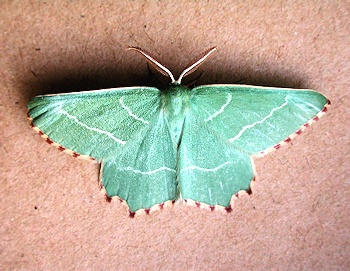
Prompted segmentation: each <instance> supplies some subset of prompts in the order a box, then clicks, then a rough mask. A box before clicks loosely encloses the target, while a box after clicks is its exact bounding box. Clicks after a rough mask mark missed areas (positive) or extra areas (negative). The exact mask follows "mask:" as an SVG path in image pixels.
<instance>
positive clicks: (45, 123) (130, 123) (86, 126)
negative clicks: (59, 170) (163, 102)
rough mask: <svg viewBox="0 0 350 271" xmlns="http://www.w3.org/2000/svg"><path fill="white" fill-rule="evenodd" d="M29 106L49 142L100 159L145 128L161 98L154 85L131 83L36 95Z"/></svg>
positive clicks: (114, 151)
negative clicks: (102, 88) (129, 85)
mask: <svg viewBox="0 0 350 271" xmlns="http://www.w3.org/2000/svg"><path fill="white" fill-rule="evenodd" d="M28 109H29V117H30V118H31V119H32V122H33V124H34V126H35V127H37V128H38V129H40V131H41V133H43V134H45V135H47V136H48V137H49V140H50V142H51V141H54V142H56V143H58V144H59V145H61V146H63V147H64V148H67V149H70V150H72V151H74V152H76V153H79V154H83V155H87V156H91V157H93V158H95V159H97V160H101V159H102V158H103V157H104V158H107V157H111V156H113V155H115V154H116V151H117V150H118V149H119V148H120V147H122V146H124V145H125V144H126V143H127V142H128V141H129V140H131V139H132V138H133V137H135V136H136V135H137V134H138V133H140V132H141V131H142V130H143V129H147V127H148V126H149V124H150V122H152V121H153V120H154V118H155V117H156V114H157V112H159V110H160V99H159V90H158V89H156V88H149V87H130V88H117V89H106V90H97V91H87V92H76V93H68V94H57V95H44V96H37V97H35V98H33V99H32V100H30V101H29V103H28Z"/></svg>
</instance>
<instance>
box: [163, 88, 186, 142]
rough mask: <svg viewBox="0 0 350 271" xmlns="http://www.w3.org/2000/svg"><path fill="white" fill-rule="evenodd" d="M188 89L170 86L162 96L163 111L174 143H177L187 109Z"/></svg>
mask: <svg viewBox="0 0 350 271" xmlns="http://www.w3.org/2000/svg"><path fill="white" fill-rule="evenodd" d="M189 91H190V89H189V88H187V87H185V86H182V85H172V86H170V87H169V88H168V89H166V90H165V91H164V93H163V94H162V96H163V97H162V100H163V111H164V114H165V116H166V117H167V119H168V122H169V125H170V129H171V131H172V133H173V136H174V137H175V139H176V142H178V141H179V139H180V136H181V132H182V127H183V123H184V119H185V114H186V111H187V109H188V108H189V98H190V97H189Z"/></svg>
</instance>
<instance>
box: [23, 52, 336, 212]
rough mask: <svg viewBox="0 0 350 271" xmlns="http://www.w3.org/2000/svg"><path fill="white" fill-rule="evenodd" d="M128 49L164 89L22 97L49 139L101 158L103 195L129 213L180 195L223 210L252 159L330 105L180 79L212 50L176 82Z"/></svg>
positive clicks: (298, 93) (285, 92)
mask: <svg viewBox="0 0 350 271" xmlns="http://www.w3.org/2000/svg"><path fill="white" fill-rule="evenodd" d="M129 49H132V50H135V51H137V52H139V53H141V54H142V55H143V56H144V57H145V58H146V59H147V61H148V62H149V63H151V64H152V65H153V66H154V67H155V68H156V69H157V70H159V71H160V72H161V73H163V74H165V75H168V76H169V77H170V79H171V84H170V85H169V87H168V88H166V89H164V90H159V89H157V88H154V87H125V88H114V89H103V90H95V91H86V92H76V93H67V94H56V95H43V96H37V97H34V98H33V99H32V100H30V101H29V103H28V109H29V113H28V114H29V119H30V120H31V122H32V126H33V128H34V129H35V130H36V131H37V132H38V133H39V134H40V135H41V136H42V137H43V138H45V139H46V141H47V142H48V143H50V144H52V145H54V146H56V147H57V148H58V149H60V150H61V151H64V152H67V153H69V154H71V155H73V156H74V157H81V158H88V159H92V160H96V161H98V162H99V163H101V164H102V165H101V173H100V182H101V185H102V187H103V188H104V189H105V192H106V195H107V197H108V198H109V199H111V198H112V197H117V198H118V199H120V200H121V201H123V202H125V203H126V204H127V205H128V208H129V214H130V216H134V215H135V214H139V213H150V212H152V211H154V210H156V209H159V208H162V207H163V206H164V205H169V204H172V203H174V202H175V201H176V200H178V199H181V200H182V201H185V202H187V203H188V204H191V205H196V206H199V207H202V208H207V209H210V210H214V209H219V210H226V211H230V210H231V209H232V205H233V199H234V198H235V197H238V196H239V194H240V193H242V192H243V191H248V192H250V185H251V182H252V181H253V180H254V170H253V162H252V159H251V157H252V156H253V155H255V156H256V155H263V154H266V153H268V152H270V151H272V150H275V149H278V148H280V146H282V145H283V144H285V143H288V142H289V141H291V139H292V138H293V137H295V136H296V135H298V134H300V133H301V132H302V131H303V130H304V129H305V128H306V127H308V126H309V125H310V124H311V123H312V122H314V121H316V120H318V119H319V118H320V117H321V116H322V115H323V114H324V113H325V112H326V111H327V107H328V106H329V105H330V102H329V101H328V100H327V98H326V97H324V96H323V95H322V94H320V93H318V92H315V91H312V90H306V89H299V90H295V89H287V88H272V87H258V86H249V85H204V86H199V87H195V88H192V89H190V88H188V87H186V86H184V85H181V80H182V79H183V77H185V76H186V75H188V74H190V73H191V72H193V71H194V70H195V69H196V68H197V67H198V66H199V65H200V64H201V63H203V61H204V60H205V59H206V58H208V57H209V56H210V55H211V54H212V53H213V52H214V51H215V50H216V49H215V48H211V49H210V50H208V51H206V52H205V53H204V54H203V55H202V56H201V57H200V58H199V60H197V61H194V62H193V64H191V65H189V66H188V67H187V68H186V69H185V70H184V71H183V72H182V74H181V75H180V77H179V79H177V80H175V79H174V76H173V75H172V73H171V72H170V71H169V70H168V69H167V68H166V67H164V66H163V65H162V64H160V63H159V62H158V61H156V60H155V59H154V58H153V57H151V56H150V55H149V54H148V53H146V52H145V51H142V50H141V49H139V48H136V47H131V48H129Z"/></svg>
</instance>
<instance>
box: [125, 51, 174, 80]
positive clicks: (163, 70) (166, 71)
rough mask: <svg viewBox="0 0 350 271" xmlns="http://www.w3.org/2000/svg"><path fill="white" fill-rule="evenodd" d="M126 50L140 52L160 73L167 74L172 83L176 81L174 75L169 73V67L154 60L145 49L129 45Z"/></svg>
mask: <svg viewBox="0 0 350 271" xmlns="http://www.w3.org/2000/svg"><path fill="white" fill-rule="evenodd" d="M128 50H133V51H136V52H138V53H140V54H141V55H142V56H143V57H145V58H146V60H147V62H148V63H149V64H150V65H151V66H152V67H153V68H155V69H156V70H157V71H159V72H160V73H161V74H163V75H165V76H169V77H170V80H171V83H172V84H173V83H175V82H176V81H175V78H174V75H173V74H172V73H171V71H169V69H167V68H166V67H165V66H163V65H162V64H160V63H159V62H158V61H157V60H155V59H154V58H153V57H152V56H151V55H150V54H149V53H148V52H146V51H145V50H142V49H140V48H138V47H129V48H128Z"/></svg>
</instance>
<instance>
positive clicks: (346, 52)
mask: <svg viewBox="0 0 350 271" xmlns="http://www.w3.org/2000/svg"><path fill="white" fill-rule="evenodd" d="M256 2H257V1H248V2H246V3H243V1H211V2H209V3H204V2H203V3H199V2H198V3H189V1H142V2H141V1H130V2H127V1H89V2H87V1H55V2H54V1H45V2H44V1H2V2H1V4H0V123H1V130H0V163H1V173H0V174H1V178H0V180H1V198H0V202H1V211H0V213H1V224H0V236H1V240H0V269H1V270H9V269H13V270H70V269H77V270H89V269H94V270H116V269H117V270H121V269H127V270H131V269H140V270H146V269H148V270H166V269H167V270H202V269H207V270H214V269H215V270H349V269H350V260H349V255H350V245H349V241H350V232H349V231H350V220H349V214H350V208H349V206H350V204H349V201H350V192H349V191H350V162H349V161H350V147H349V145H350V144H349V143H350V138H349V134H350V129H349V121H350V119H349V106H350V104H349V85H350V82H349V74H350V49H349V48H350V46H349V45H350V38H349V36H350V35H349V33H350V24H349V17H350V3H349V1H307V3H303V2H302V1H300V2H294V1H293V2H292V1H286V2H283V1H278V3H277V2H275V3H273V2H272V1H259V3H256ZM183 3H185V4H183ZM129 45H136V46H140V47H142V48H145V49H147V50H148V51H150V52H153V54H154V55H155V56H157V57H158V58H159V59H160V60H161V61H162V63H164V64H165V65H167V66H168V67H169V68H170V69H171V70H173V71H174V73H176V74H178V73H179V72H180V71H181V70H182V69H183V67H184V66H185V65H186V64H187V63H188V61H190V60H191V59H192V58H193V57H195V56H197V55H198V54H199V53H200V52H202V51H203V50H204V49H207V48H209V47H211V46H213V45H216V46H217V47H218V49H219V50H218V51H217V52H216V53H215V55H214V56H213V57H211V58H210V59H209V60H208V61H207V62H206V63H205V64H204V65H203V66H202V67H201V68H200V71H201V72H203V76H202V77H201V78H200V81H199V83H235V82H237V81H240V80H243V81H244V83H247V84H255V85H268V86H282V87H295V88H311V89H315V90H318V91H320V92H322V93H323V94H325V95H326V96H327V97H328V98H329V99H330V100H331V101H332V107H331V109H330V111H329V113H328V114H327V115H326V116H325V117H323V118H322V119H321V120H320V121H319V122H317V123H316V124H315V125H313V126H312V127H311V128H310V129H308V130H307V132H305V133H303V135H302V136H300V137H299V138H297V139H296V140H295V141H294V142H292V143H291V144H290V145H289V146H288V147H284V148H283V149H281V150H279V151H277V152H274V153H272V154H269V155H267V156H265V157H264V158H259V159H256V160H255V161H256V168H257V172H258V176H257V181H256V184H255V186H254V189H253V194H252V195H251V196H245V197H243V198H242V199H240V200H239V201H237V203H236V205H235V208H234V210H233V212H232V213H230V214H229V215H223V214H221V213H211V212H208V211H205V210H200V209H197V208H194V207H188V206H183V205H178V206H175V207H172V208H168V209H165V210H163V211H161V212H158V213H155V214H153V215H150V216H142V217H138V218H135V219H130V218H129V217H128V216H127V215H126V210H125V208H124V207H122V206H121V205H120V204H119V203H112V204H108V203H107V202H106V201H105V200H104V197H103V195H101V194H100V193H99V189H98V186H97V180H98V171H99V169H98V165H96V164H93V163H89V162H86V161H81V160H78V159H73V158H72V157H70V156H68V155H66V154H64V153H61V152H59V151H58V150H56V149H55V148H53V147H51V146H49V145H48V144H46V143H45V142H44V141H43V140H42V139H41V138H40V137H39V136H38V135H37V134H36V133H35V132H34V131H33V130H32V129H31V128H30V126H29V123H28V121H27V119H26V103H27V101H28V100H29V99H30V98H31V97H33V96H35V95H38V94H47V93H59V92H67V91H79V90H87V89H98V88H106V87H119V86H132V85H146V84H150V79H149V73H148V70H147V65H146V64H145V61H144V60H143V59H141V58H140V57H139V56H138V55H136V54H133V53H129V52H127V51H125V48H126V47H127V46H129Z"/></svg>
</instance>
